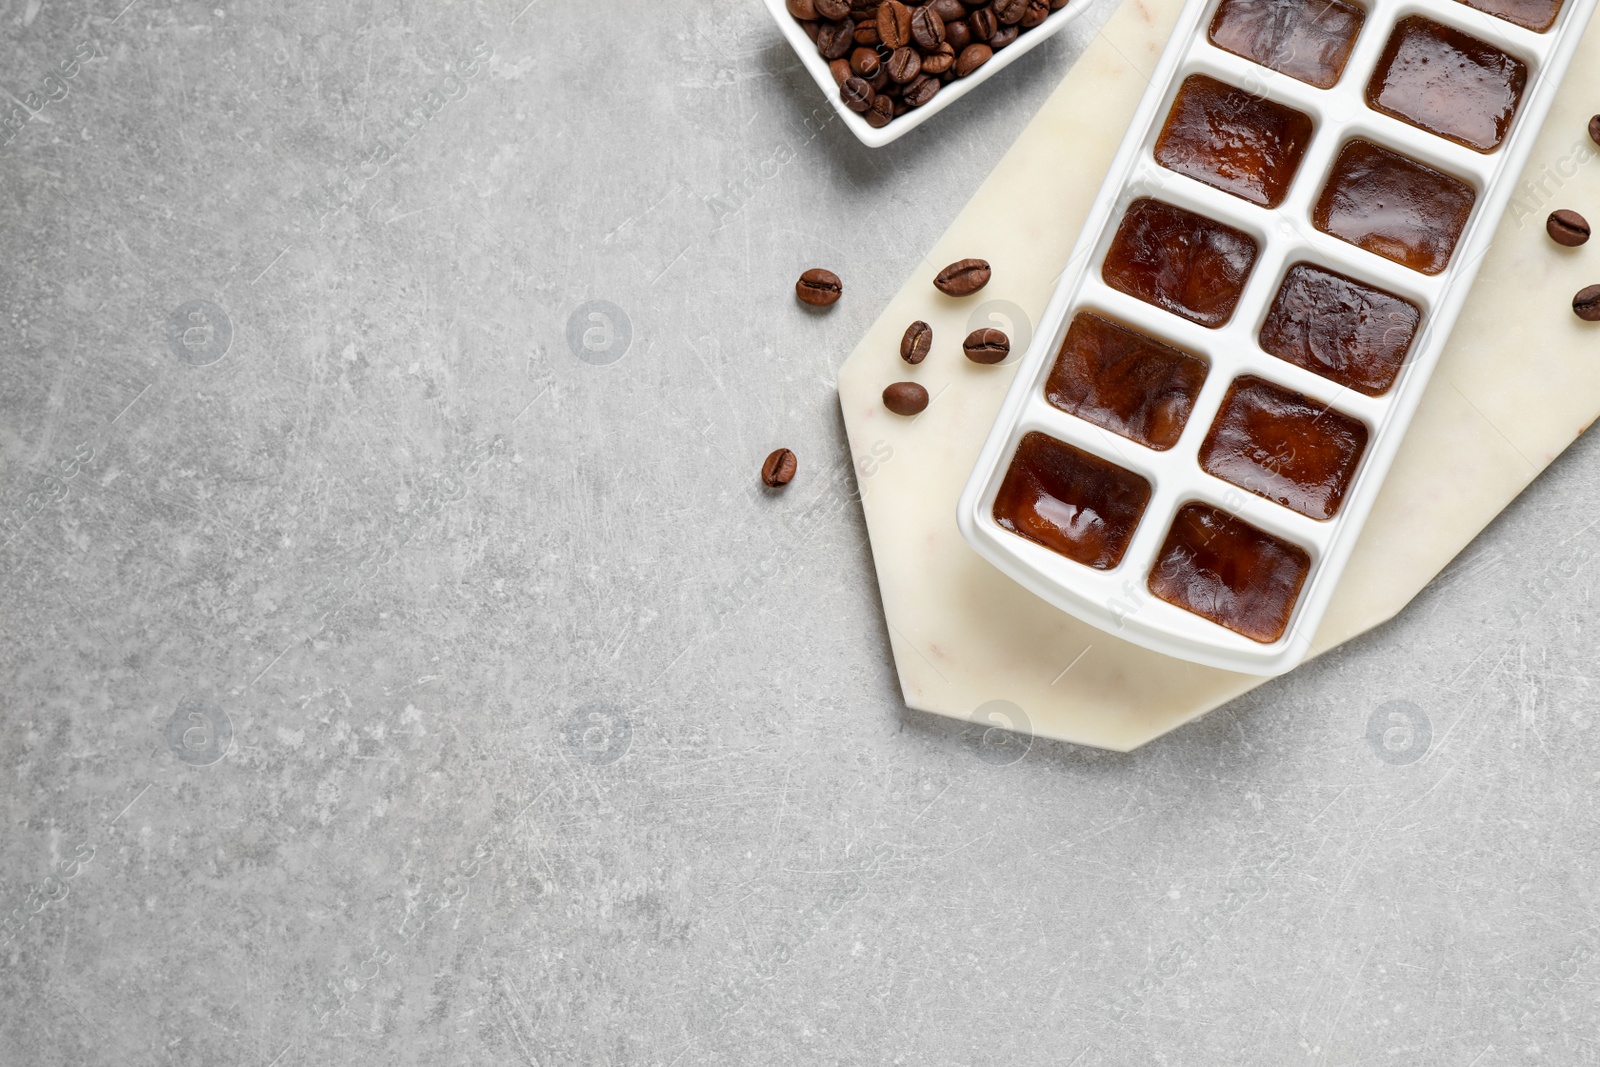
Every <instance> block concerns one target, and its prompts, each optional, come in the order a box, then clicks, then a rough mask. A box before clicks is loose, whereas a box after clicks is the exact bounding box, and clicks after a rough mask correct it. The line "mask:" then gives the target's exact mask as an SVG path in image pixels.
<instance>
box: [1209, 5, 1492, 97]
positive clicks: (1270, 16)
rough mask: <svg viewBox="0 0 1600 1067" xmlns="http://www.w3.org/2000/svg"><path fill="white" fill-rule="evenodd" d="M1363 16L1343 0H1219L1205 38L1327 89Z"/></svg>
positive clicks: (1334, 80) (1340, 69)
mask: <svg viewBox="0 0 1600 1067" xmlns="http://www.w3.org/2000/svg"><path fill="white" fill-rule="evenodd" d="M1501 2H1504V0H1501ZM1365 18H1366V12H1365V11H1363V10H1362V9H1361V8H1360V7H1359V6H1357V5H1356V4H1352V3H1349V2H1347V0H1222V3H1221V4H1219V5H1218V6H1217V13H1216V14H1215V15H1214V16H1212V19H1211V32H1210V38H1211V43H1212V44H1214V45H1216V46H1217V47H1218V48H1220V49H1222V50H1223V51H1225V52H1232V53H1233V54H1234V55H1236V56H1243V57H1244V58H1245V59H1248V60H1250V61H1251V62H1252V63H1259V64H1261V65H1262V66H1263V67H1267V68H1268V69H1270V70H1275V71H1277V72H1278V73H1280V74H1287V75H1288V76H1289V77H1291V78H1295V79H1297V80H1299V81H1303V82H1306V83H1308V84H1311V85H1315V86H1316V87H1317V88H1319V89H1328V88H1331V87H1332V86H1333V85H1334V84H1336V83H1337V82H1338V80H1339V75H1340V74H1341V73H1343V72H1344V65H1345V61H1346V60H1348V59H1349V58H1350V50H1351V49H1352V48H1354V47H1355V43H1356V35H1357V34H1358V33H1360V32H1361V23H1362V21H1363V20H1364V19H1365Z"/></svg>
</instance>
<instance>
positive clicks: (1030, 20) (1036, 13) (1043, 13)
mask: <svg viewBox="0 0 1600 1067" xmlns="http://www.w3.org/2000/svg"><path fill="white" fill-rule="evenodd" d="M1049 17H1050V2H1049V0H1028V13H1027V14H1026V15H1023V16H1022V21H1021V22H1019V23H1017V25H1018V26H1021V27H1022V28H1023V29H1025V30H1031V29H1033V28H1034V27H1035V26H1037V25H1039V23H1041V22H1043V21H1044V20H1045V19H1047V18H1049Z"/></svg>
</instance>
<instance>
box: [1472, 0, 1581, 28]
mask: <svg viewBox="0 0 1600 1067" xmlns="http://www.w3.org/2000/svg"><path fill="white" fill-rule="evenodd" d="M1460 2H1461V3H1463V4H1466V5H1467V6H1468V7H1470V8H1476V9H1477V10H1479V11H1482V12H1485V13H1487V14H1490V15H1493V16H1495V17H1496V18H1502V19H1505V20H1506V21H1507V22H1510V23H1514V24H1515V25H1518V26H1521V27H1523V28H1524V29H1528V30H1532V31H1533V32H1535V33H1543V32H1544V31H1545V30H1548V29H1549V28H1550V27H1551V26H1554V25H1555V22H1556V16H1557V15H1559V14H1560V13H1561V0H1460Z"/></svg>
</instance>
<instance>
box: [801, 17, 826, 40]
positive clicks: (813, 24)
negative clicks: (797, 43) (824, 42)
mask: <svg viewBox="0 0 1600 1067" xmlns="http://www.w3.org/2000/svg"><path fill="white" fill-rule="evenodd" d="M821 25H822V23H820V22H817V21H815V20H814V19H806V20H804V21H802V22H801V23H800V28H801V29H802V30H805V31H806V36H807V37H809V38H811V43H812V44H816V43H817V28H818V27H820V26H821Z"/></svg>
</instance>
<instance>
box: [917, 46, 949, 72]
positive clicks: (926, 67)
mask: <svg viewBox="0 0 1600 1067" xmlns="http://www.w3.org/2000/svg"><path fill="white" fill-rule="evenodd" d="M955 65H956V50H955V49H954V48H951V47H950V45H949V44H942V45H940V46H939V48H938V50H937V51H934V52H929V53H928V54H927V55H925V56H923V57H922V73H924V74H943V73H944V72H945V71H947V70H949V69H950V68H951V67H953V66H955Z"/></svg>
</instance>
